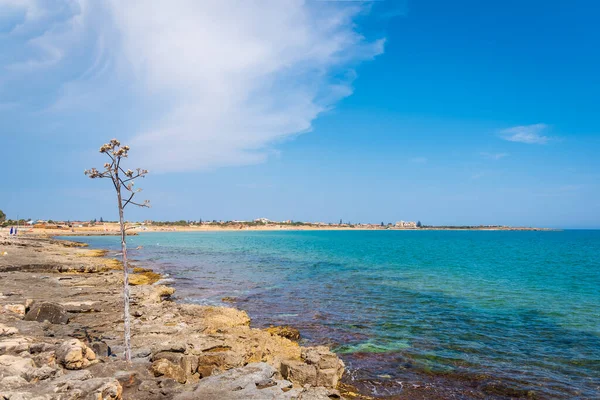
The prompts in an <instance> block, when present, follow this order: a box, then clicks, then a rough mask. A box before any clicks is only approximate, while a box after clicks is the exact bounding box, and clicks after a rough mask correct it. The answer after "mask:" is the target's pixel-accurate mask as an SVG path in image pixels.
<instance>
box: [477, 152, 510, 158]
mask: <svg viewBox="0 0 600 400" xmlns="http://www.w3.org/2000/svg"><path fill="white" fill-rule="evenodd" d="M479 154H480V155H481V156H482V157H483V158H487V159H488V160H500V159H502V158H504V157H508V156H509V154H508V153H488V152H485V151H484V152H481V153H479Z"/></svg>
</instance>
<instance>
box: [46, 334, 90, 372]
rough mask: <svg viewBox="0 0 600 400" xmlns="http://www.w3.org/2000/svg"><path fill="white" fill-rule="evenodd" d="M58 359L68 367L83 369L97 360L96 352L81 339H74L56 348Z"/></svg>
mask: <svg viewBox="0 0 600 400" xmlns="http://www.w3.org/2000/svg"><path fill="white" fill-rule="evenodd" d="M56 360H57V361H58V363H59V364H60V365H62V366H63V367H65V368H66V369H82V368H86V367H89V366H90V365H91V364H92V362H94V361H95V360H96V354H95V353H94V351H93V350H92V349H90V348H89V347H87V346H86V345H85V344H83V343H82V342H81V341H79V340H77V339H72V340H68V341H66V342H64V343H63V344H62V345H61V346H60V347H59V348H58V350H56Z"/></svg>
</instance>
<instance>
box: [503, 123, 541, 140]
mask: <svg viewBox="0 0 600 400" xmlns="http://www.w3.org/2000/svg"><path fill="white" fill-rule="evenodd" d="M547 128H548V126H547V125H546V124H534V125H522V126H515V127H512V128H508V129H504V130H502V131H500V137H501V138H503V139H504V140H508V141H509V142H520V143H527V144H546V143H548V141H549V140H550V138H549V137H548V136H544V135H542V133H543V132H544V131H545V130H546V129H547Z"/></svg>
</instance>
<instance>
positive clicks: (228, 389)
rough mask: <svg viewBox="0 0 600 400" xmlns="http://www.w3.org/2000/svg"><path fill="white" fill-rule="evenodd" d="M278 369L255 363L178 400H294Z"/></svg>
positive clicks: (202, 384)
mask: <svg viewBox="0 0 600 400" xmlns="http://www.w3.org/2000/svg"><path fill="white" fill-rule="evenodd" d="M275 374H276V371H275V368H273V367H272V366H270V365H269V364H266V363H252V364H248V365H246V366H245V367H241V368H235V369H231V370H229V371H226V372H223V373H222V374H219V375H213V376H210V377H207V378H203V379H201V380H200V382H198V385H197V386H196V389H195V390H194V392H192V393H182V394H180V395H178V396H176V397H175V399H176V400H192V399H219V400H239V399H244V400H259V399H260V400H266V399H292V398H293V397H292V395H293V394H295V393H293V392H291V391H290V390H291V388H292V384H291V383H290V382H288V381H284V380H276V379H275V378H274V376H275ZM327 400H329V399H327Z"/></svg>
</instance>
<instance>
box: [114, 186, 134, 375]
mask: <svg viewBox="0 0 600 400" xmlns="http://www.w3.org/2000/svg"><path fill="white" fill-rule="evenodd" d="M117 179H118V175H117ZM115 186H116V188H117V198H118V200H119V225H120V227H121V251H122V254H123V325H124V330H125V332H124V337H125V361H127V362H128V363H130V362H131V321H130V315H129V265H128V263H127V243H126V241H125V221H124V218H123V203H122V201H121V185H115Z"/></svg>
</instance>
